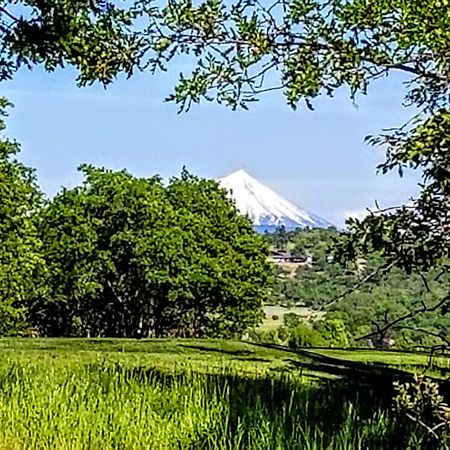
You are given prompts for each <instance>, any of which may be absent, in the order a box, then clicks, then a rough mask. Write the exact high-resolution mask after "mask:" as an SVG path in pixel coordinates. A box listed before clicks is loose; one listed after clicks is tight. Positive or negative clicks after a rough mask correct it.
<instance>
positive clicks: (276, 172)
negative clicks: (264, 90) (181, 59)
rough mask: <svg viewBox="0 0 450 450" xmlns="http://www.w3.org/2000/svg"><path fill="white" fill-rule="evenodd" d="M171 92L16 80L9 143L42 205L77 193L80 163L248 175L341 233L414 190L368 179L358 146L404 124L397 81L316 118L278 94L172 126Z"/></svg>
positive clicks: (142, 77) (166, 79)
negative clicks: (358, 217)
mask: <svg viewBox="0 0 450 450" xmlns="http://www.w3.org/2000/svg"><path fill="white" fill-rule="evenodd" d="M175 71H176V69H175ZM173 84H174V78H173V75H172V74H160V75H156V76H150V75H146V74H138V75H136V76H134V77H133V78H131V79H129V80H123V79H121V80H118V81H117V82H116V83H114V84H113V85H112V86H110V87H108V88H107V89H106V90H105V89H103V88H102V87H100V86H91V87H87V88H78V87H76V84H75V73H74V72H73V71H71V70H70V69H66V70H60V71H57V72H55V73H50V74H49V73H45V72H44V71H42V70H40V69H37V70H36V69H35V70H34V71H32V72H30V71H26V70H23V71H21V72H19V73H18V74H17V75H16V77H15V78H14V80H13V81H11V82H8V83H4V84H3V85H2V88H3V89H2V95H5V96H6V97H8V98H9V99H10V100H11V101H12V102H13V103H14V104H15V108H14V109H13V110H12V111H11V114H10V117H9V118H8V135H10V136H13V137H14V138H16V139H17V140H19V141H20V142H21V143H22V153H21V156H20V158H21V160H22V161H24V162H25V163H26V164H28V165H30V166H32V167H35V168H36V169H37V174H38V178H39V183H40V186H41V188H42V189H43V190H44V192H46V193H47V194H48V195H53V194H54V193H55V192H57V191H58V189H60V187H61V186H68V187H70V186H73V185H75V184H77V183H79V182H80V179H81V178H80V176H79V174H78V173H77V170H76V169H77V167H78V166H79V165H80V164H81V163H92V164H94V165H97V166H105V167H108V168H113V169H122V168H126V169H128V170H129V171H130V172H132V173H133V174H135V175H139V176H150V175H153V174H160V175H161V176H163V177H170V176H173V175H178V174H179V173H180V170H181V168H182V167H183V166H184V165H185V166H186V167H187V168H188V169H189V170H190V171H191V172H193V173H195V174H197V175H200V176H204V177H212V178H217V177H220V176H224V175H227V174H228V173H230V172H232V171H234V170H237V169H239V168H244V169H245V170H247V171H248V172H249V173H250V174H251V175H253V176H254V177H256V178H258V179H259V180H260V181H261V182H263V183H266V184H267V185H269V186H270V187H272V188H273V189H275V190H276V191H277V192H279V193H280V194H282V195H284V196H285V197H287V198H288V199H289V200H291V201H293V202H294V203H297V204H298V205H299V206H301V207H303V208H304V209H306V210H309V211H311V212H313V213H315V214H318V215H320V216H322V217H324V218H326V219H328V220H330V221H331V222H334V223H336V224H337V225H342V224H343V221H344V219H345V217H346V216H347V215H349V214H356V213H359V212H361V211H363V210H364V209H365V208H366V207H367V206H373V204H374V201H375V200H377V201H379V202H380V204H381V205H385V206H387V205H397V204H400V203H402V202H405V201H407V200H408V199H409V198H410V196H411V195H414V194H415V192H416V190H417V187H416V184H417V181H418V178H417V174H411V175H407V176H406V177H405V178H403V179H399V178H398V177H397V176H396V175H395V174H392V175H389V176H382V175H376V174H375V167H376V165H377V164H378V163H379V162H381V161H382V159H383V152H382V150H381V149H374V148H371V147H368V146H367V145H365V144H364V137H365V136H366V135H368V134H376V133H377V132H379V131H380V130H381V129H383V128H386V127H392V126H397V125H401V124H402V123H403V122H405V121H406V120H407V119H408V118H409V117H410V115H411V114H412V111H408V110H406V109H404V108H403V107H402V106H401V102H402V96H403V94H404V90H403V88H402V85H401V80H400V78H398V77H393V78H390V79H384V80H379V81H377V83H376V84H375V85H373V86H372V87H371V89H370V91H369V95H368V96H367V97H364V96H361V97H359V98H358V100H357V103H358V105H357V106H355V105H354V104H352V102H351V101H349V100H348V95H347V94H346V92H345V91H341V92H339V93H338V95H336V97H335V98H334V99H329V98H326V97H324V98H321V99H320V100H318V101H316V102H315V107H316V108H315V111H313V112H311V111H309V110H307V109H306V108H304V107H303V106H300V107H299V109H298V110H297V111H292V110H291V109H290V108H289V107H288V106H286V103H285V101H284V98H283V96H282V95H281V94H271V95H270V96H266V97H263V98H262V99H261V101H260V102H259V103H258V104H255V105H253V106H252V107H251V109H250V111H237V112H233V111H230V110H227V109H226V108H225V107H222V106H219V105H216V104H206V103H204V104H201V105H199V106H194V107H193V108H192V109H191V111H190V112H188V113H183V114H181V115H180V114H177V107H176V106H175V105H172V104H168V103H165V102H164V101H163V99H164V98H165V96H167V95H168V94H169V93H170V92H171V88H172V86H173Z"/></svg>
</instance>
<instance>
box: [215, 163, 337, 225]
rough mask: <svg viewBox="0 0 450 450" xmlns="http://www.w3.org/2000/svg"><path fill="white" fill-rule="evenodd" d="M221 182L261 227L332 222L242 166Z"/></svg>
mask: <svg viewBox="0 0 450 450" xmlns="http://www.w3.org/2000/svg"><path fill="white" fill-rule="evenodd" d="M218 182H219V184H220V185H221V186H222V187H223V188H224V189H225V190H227V191H228V192H229V193H230V196H231V198H233V200H234V201H235V203H236V207H237V208H238V210H239V211H240V212H241V213H242V214H244V215H246V216H248V217H249V219H250V220H251V221H252V222H253V224H254V225H255V227H256V229H257V230H258V231H266V230H267V231H272V230H274V229H275V228H276V227H278V226H281V225H284V226H285V227H286V229H294V228H298V227H300V228H306V227H308V228H328V227H330V226H333V225H332V224H331V223H329V222H327V221H326V220H324V219H322V218H320V217H318V216H316V215H315V214H311V213H309V212H307V211H304V210H302V209H301V208H299V207H298V206H296V205H294V204H293V203H291V202H290V201H289V200H286V199H285V198H283V197H281V196H280V195H278V194H277V193H276V192H275V191H273V190H272V189H271V188H269V187H267V186H265V185H264V184H262V183H261V182H259V181H258V180H257V179H256V178H253V177H252V176H251V175H249V174H248V173H247V172H246V171H245V170H243V169H239V170H237V171H236V172H233V173H231V174H230V175H228V176H226V177H224V178H220V179H219V180H218Z"/></svg>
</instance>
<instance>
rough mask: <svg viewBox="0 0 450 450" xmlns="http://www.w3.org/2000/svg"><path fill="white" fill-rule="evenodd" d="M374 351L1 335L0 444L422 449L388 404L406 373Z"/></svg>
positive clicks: (420, 360)
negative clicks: (291, 349)
mask: <svg viewBox="0 0 450 450" xmlns="http://www.w3.org/2000/svg"><path fill="white" fill-rule="evenodd" d="M382 353H383V354H382V355H381V354H380V355H379V358H378V359H377V352H374V351H372V352H371V353H368V354H367V355H365V356H363V355H362V354H361V353H357V352H351V351H350V352H349V351H347V355H349V356H352V358H353V360H347V359H345V357H346V353H345V352H343V351H339V350H312V351H300V352H293V351H290V350H288V349H283V348H274V347H266V346H261V345H253V344H248V343H242V342H232V341H221V340H150V341H133V340H106V339H103V340H96V339H92V340H83V339H34V340H33V339H21V340H20V339H3V340H0V358H1V359H0V448H2V449H28V448H49V449H50V448H52V449H53V448H58V449H59V448H61V449H82V448H83V449H84V448H95V449H100V448H101V449H113V448H120V449H136V448H150V449H185V448H186V449H201V448H204V449H284V448H286V449H362V448H371V449H372V448H374V449H377V448H380V449H381V448H390V449H391V448H393V449H395V448H399V449H400V448H402V449H403V448H419V447H418V445H419V444H418V443H417V440H418V439H419V438H420V434H418V433H417V430H413V429H409V428H405V427H404V426H403V425H402V424H400V423H398V422H397V420H396V419H395V417H394V416H393V414H392V410H391V403H390V402H391V396H392V380H393V379H396V378H402V377H403V378H406V377H408V374H407V373H404V372H401V371H399V370H398V369H399V368H398V367H393V366H394V365H396V360H395V359H394V358H395V354H394V353H393V352H382ZM397 356H398V355H397ZM414 358H415V359H413V360H408V361H407V362H408V366H407V367H412V366H415V367H419V366H421V365H426V363H427V359H426V356H425V355H415V356H414ZM369 359H371V361H372V363H371V364H369V363H367V362H366V361H367V360H369ZM388 360H389V361H388ZM386 361H388V362H389V363H392V367H391V368H389V367H386V366H382V363H384V362H386ZM397 361H398V359H397ZM375 363H378V364H375ZM374 364H375V365H374ZM400 431H401V432H400ZM427 448H431V447H430V446H429V445H428V446H427Z"/></svg>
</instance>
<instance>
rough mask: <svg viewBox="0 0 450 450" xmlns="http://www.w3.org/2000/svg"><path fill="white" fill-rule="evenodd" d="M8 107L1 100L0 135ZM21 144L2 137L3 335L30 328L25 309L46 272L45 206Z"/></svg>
mask: <svg viewBox="0 0 450 450" xmlns="http://www.w3.org/2000/svg"><path fill="white" fill-rule="evenodd" d="M8 106H9V104H8V102H7V101H6V100H5V99H0V114H1V120H0V132H1V133H2V134H3V131H4V129H5V124H4V121H3V117H4V116H5V114H6V111H5V108H6V107H8ZM18 151H19V145H18V144H17V143H16V142H15V141H12V140H9V139H7V138H6V137H4V136H1V137H0V244H1V245H0V335H8V334H17V333H21V332H26V331H27V329H28V324H27V315H26V310H27V307H28V304H29V301H30V300H31V298H33V297H35V296H36V295H37V294H38V292H39V289H40V283H39V280H40V278H41V276H42V274H43V272H44V261H43V259H42V258H41V256H40V249H41V242H40V239H39V237H38V232H37V228H36V214H37V212H38V210H39V207H40V205H41V203H42V197H41V194H40V192H39V190H38V188H37V185H36V179H35V175H34V172H33V171H32V170H31V169H29V168H27V167H25V166H24V165H22V164H21V163H20V162H19V161H17V160H16V159H15V154H16V153H18Z"/></svg>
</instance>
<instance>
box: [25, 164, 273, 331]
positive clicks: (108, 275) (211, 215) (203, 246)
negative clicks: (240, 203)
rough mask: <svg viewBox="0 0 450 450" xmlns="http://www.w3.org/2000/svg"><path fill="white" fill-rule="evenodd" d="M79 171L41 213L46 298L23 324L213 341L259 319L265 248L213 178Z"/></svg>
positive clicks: (265, 270) (264, 282)
mask: <svg viewBox="0 0 450 450" xmlns="http://www.w3.org/2000/svg"><path fill="white" fill-rule="evenodd" d="M82 171H83V173H84V175H85V177H86V180H85V182H84V184H83V185H82V186H80V187H77V188H74V189H64V190H63V191H62V192H60V193H59V194H58V195H57V196H56V197H55V198H54V199H53V200H52V201H50V202H49V203H48V205H46V207H45V208H44V209H43V211H42V214H41V222H40V232H41V236H42V242H43V257H44V259H45V261H46V263H47V266H48V274H47V279H46V283H47V286H48V293H47V295H46V296H43V297H39V298H37V299H36V301H35V303H34V304H33V307H32V308H31V313H30V320H31V322H32V324H33V325H34V326H36V327H37V328H38V329H39V331H40V332H41V333H42V334H44V335H50V336H55V335H56V336H61V335H62V336H73V335H80V336H86V335H91V336H124V337H139V336H149V335H154V336H158V337H161V336H167V335H172V336H173V335H176V336H203V335H210V336H211V335H216V336H218V335H233V334H234V333H237V334H239V333H242V332H243V331H244V330H245V329H246V328H247V327H249V326H253V325H256V324H257V323H258V322H259V320H260V319H261V316H262V311H261V305H262V301H263V300H264V299H265V297H266V295H267V294H266V293H267V281H268V278H269V275H270V269H269V266H268V264H267V262H266V252H265V246H264V244H263V241H262V239H261V238H260V237H259V236H258V235H257V234H256V233H255V232H254V231H253V229H252V226H251V224H250V222H249V221H248V220H247V219H246V218H244V217H242V216H240V215H238V213H237V212H236V209H235V207H234V205H233V203H232V202H231V201H230V200H229V199H228V198H227V196H226V194H225V192H224V191H223V190H222V189H220V188H219V187H218V185H217V183H216V182H214V181H208V180H203V179H199V178H196V177H194V176H192V175H190V174H188V173H187V172H185V171H184V172H183V173H182V175H181V177H180V178H174V179H172V180H171V181H170V182H169V184H168V185H167V186H164V185H163V184H162V182H161V179H160V178H158V177H153V178H149V179H147V178H146V179H144V178H136V177H133V176H132V175H130V174H129V173H127V172H125V171H121V172H111V171H108V170H104V169H97V168H93V167H90V166H84V167H83V168H82Z"/></svg>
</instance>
